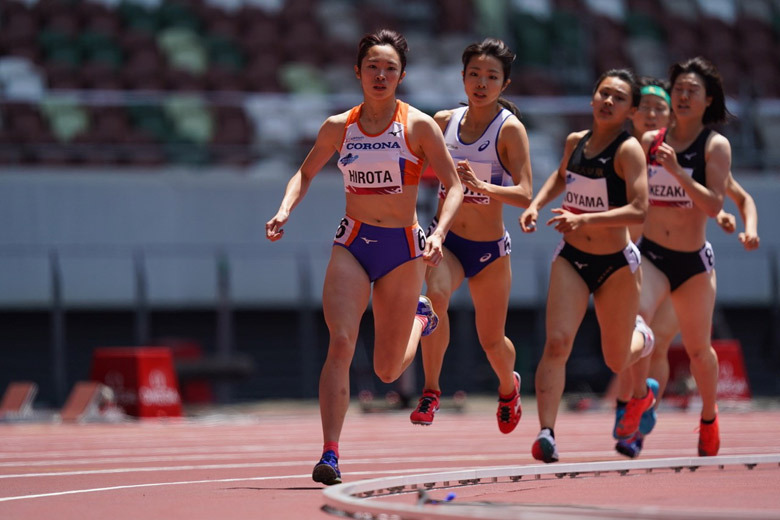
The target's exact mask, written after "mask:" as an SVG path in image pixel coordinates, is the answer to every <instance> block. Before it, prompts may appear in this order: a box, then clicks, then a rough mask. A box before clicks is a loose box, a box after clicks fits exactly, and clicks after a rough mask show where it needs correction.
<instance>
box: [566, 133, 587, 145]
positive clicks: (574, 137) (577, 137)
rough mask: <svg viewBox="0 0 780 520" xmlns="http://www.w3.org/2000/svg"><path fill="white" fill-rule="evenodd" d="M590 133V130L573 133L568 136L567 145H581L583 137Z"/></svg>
mask: <svg viewBox="0 0 780 520" xmlns="http://www.w3.org/2000/svg"><path fill="white" fill-rule="evenodd" d="M588 132H590V130H579V131H577V132H572V133H570V134H569V135H568V136H566V145H567V146H571V145H575V144H577V143H579V142H580V141H581V140H582V138H583V137H585V136H586V135H588Z"/></svg>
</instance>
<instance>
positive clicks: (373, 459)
mask: <svg viewBox="0 0 780 520" xmlns="http://www.w3.org/2000/svg"><path fill="white" fill-rule="evenodd" d="M523 405H524V414H523V419H522V420H521V421H520V424H519V425H518V427H517V429H516V430H515V431H514V432H512V434H510V435H502V434H501V433H499V432H498V428H497V427H496V418H495V406H496V405H495V400H494V399H475V398H470V399H469V401H468V403H467V405H466V408H465V411H464V412H463V413H457V412H455V411H452V410H448V409H446V408H445V409H442V410H441V411H440V412H439V414H437V417H436V421H435V423H434V424H433V425H432V426H430V427H425V428H423V427H419V426H414V425H412V424H410V423H409V411H408V410H404V411H393V412H383V413H369V414H365V413H361V412H360V410H359V408H358V407H357V406H355V407H353V408H351V409H350V411H349V413H348V415H347V421H346V424H345V429H344V433H343V436H342V439H341V445H340V451H341V460H340V466H341V470H342V475H343V478H344V482H345V483H346V484H356V483H358V482H360V481H362V480H364V479H376V478H387V477H408V476H415V475H422V474H431V473H436V474H448V473H453V472H462V471H467V472H469V471H471V472H474V471H477V470H482V469H486V468H508V467H512V468H518V467H519V468H529V467H533V466H539V464H538V462H536V461H534V460H533V458H532V457H531V454H530V448H531V443H532V442H533V439H534V437H535V436H536V433H537V429H538V423H537V420H536V410H535V408H534V402H533V399H524V402H523ZM724 408H725V407H722V409H721V411H722V413H721V431H722V445H721V451H720V455H721V456H726V457H739V456H753V455H773V454H777V453H780V434H778V432H780V402H775V403H769V405H767V407H765V408H762V409H758V407H757V406H754V407H753V408H751V409H740V410H727V409H724ZM613 422H614V414H613V412H612V411H609V410H601V411H589V412H580V413H574V412H569V411H566V410H562V411H561V413H560V415H559V418H558V424H557V427H556V439H557V440H558V449H559V452H560V456H561V462H560V463H557V464H553V465H549V466H541V467H543V468H545V469H549V470H550V471H552V472H553V473H548V474H543V475H541V476H540V477H539V478H538V479H537V478H536V477H533V476H525V477H522V478H521V479H520V480H518V481H512V480H511V479H510V478H509V477H501V478H498V480H497V481H496V482H490V480H491V478H492V477H488V478H486V479H484V480H483V482H481V483H480V484H478V485H471V484H470V483H469V485H461V483H460V482H459V481H453V482H451V485H452V486H453V488H450V489H438V488H431V489H427V488H425V487H423V488H422V489H423V490H425V491H426V492H427V493H428V494H429V497H430V498H431V499H434V500H443V499H444V498H445V496H446V494H447V493H449V492H454V493H456V495H457V496H456V497H455V499H454V500H452V501H451V502H449V503H446V504H441V505H438V506H432V507H431V508H429V509H433V510H434V511H437V510H441V511H444V512H458V511H461V512H463V511H466V510H468V509H469V508H471V509H475V510H479V511H482V513H481V514H482V515H483V516H482V517H480V516H476V517H474V516H472V518H491V517H493V518H496V516H495V515H496V514H497V513H498V512H499V511H503V512H508V513H507V514H509V515H510V517H511V518H522V517H520V516H518V515H519V514H520V512H525V513H527V512H528V511H531V510H533V511H534V512H535V513H536V514H537V517H536V518H539V513H540V512H544V513H552V512H557V511H559V510H560V511H563V512H567V511H569V512H570V511H573V510H574V508H576V510H577V511H578V512H581V511H583V510H586V511H587V510H592V511H596V512H597V513H598V514H597V515H596V516H600V517H605V518H606V516H605V514H604V513H605V512H606V511H634V510H638V509H641V510H643V511H666V512H668V511H674V512H679V513H686V514H688V513H690V514H698V515H700V517H701V515H703V514H706V513H709V512H713V511H714V512H718V513H723V514H729V513H731V512H734V511H737V512H739V513H740V514H733V515H732V517H733V518H751V519H752V518H776V519H778V520H780V494H779V493H777V489H780V467H778V466H777V464H759V465H757V466H755V467H754V469H752V470H747V469H746V468H745V467H744V466H743V465H726V466H725V468H724V469H723V470H720V469H718V468H717V467H716V466H712V467H700V468H699V469H698V470H696V471H695V472H691V471H689V470H687V469H686V470H681V471H680V472H675V471H673V470H668V469H667V470H662V469H654V470H653V471H652V472H650V473H647V472H646V471H645V470H635V471H631V472H629V473H628V474H627V475H625V476H619V475H618V474H617V473H615V472H605V473H602V474H601V475H600V476H599V477H595V476H594V475H593V474H585V473H583V474H580V475H578V476H577V477H575V478H571V477H570V476H568V475H566V476H564V477H562V478H558V477H556V476H555V472H556V471H557V472H560V471H562V470H561V468H563V467H565V465H567V464H581V463H590V462H605V463H621V464H624V463H628V462H637V463H641V462H649V461H653V460H658V459H667V458H686V457H694V458H695V459H696V460H698V458H696V457H695V454H696V439H697V436H698V434H697V433H696V431H695V428H696V426H697V423H698V414H696V413H695V412H683V411H679V410H670V411H662V413H661V414H660V415H659V421H658V425H657V427H656V430H655V431H654V432H653V433H652V435H651V436H649V437H648V438H647V439H646V443H645V450H644V451H643V452H642V455H641V457H640V458H639V459H636V460H635V461H629V460H628V459H626V458H624V457H622V456H621V455H619V454H617V453H616V452H615V451H614V440H613V439H612V437H611V429H612V424H613ZM320 431H321V426H320V417H319V410H318V407H317V404H316V403H315V402H307V403H299V402H284V403H270V402H269V403H258V404H256V405H246V406H237V407H232V408H229V409H224V408H218V409H208V410H203V411H199V412H198V413H197V414H196V415H194V416H190V417H187V418H185V419H181V420H168V421H162V422H160V421H128V422H126V423H120V424H54V423H15V424H14V423H0V519H2V520H6V519H9V520H27V519H30V518H57V520H90V519H92V518H96V519H97V518H111V519H112V520H138V518H143V520H172V519H179V518H186V519H187V520H212V519H214V518H218V519H219V520H258V519H262V520H266V519H268V520H277V519H278V520H330V519H334V518H337V517H335V516H333V515H331V514H329V513H326V512H324V511H322V510H321V508H322V505H323V503H324V502H325V498H324V496H323V487H322V486H321V485H319V484H316V483H314V482H312V480H311V470H312V467H313V466H314V463H315V462H316V460H317V459H318V458H319V453H320V450H321V449H322V441H321V434H320ZM464 480H468V478H467V479H464ZM360 500H361V501H363V502H365V503H370V504H379V503H382V504H384V503H389V504H393V503H398V504H406V505H412V506H413V505H415V504H416V502H417V500H418V498H417V496H416V494H415V492H414V491H411V492H410V493H395V494H392V495H383V496H376V495H375V496H373V497H371V498H360ZM529 508H532V509H529ZM475 514H476V513H475ZM491 515H492V516H491ZM760 515H764V516H763V517H762V516H760ZM581 516H582V515H581ZM711 517H715V516H712V515H711ZM384 518H385V519H386V520H389V519H390V518H393V517H392V516H385V517H384ZM395 518H396V520H397V518H398V517H395ZM439 518H440V517H439ZM497 518H501V517H497ZM694 518H696V517H694Z"/></svg>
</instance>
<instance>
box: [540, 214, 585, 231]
mask: <svg viewBox="0 0 780 520" xmlns="http://www.w3.org/2000/svg"><path fill="white" fill-rule="evenodd" d="M552 212H553V213H557V215H558V216H557V217H553V218H551V219H550V220H548V221H547V225H548V226H551V225H554V226H555V231H557V232H559V233H568V232H570V231H574V230H575V229H578V228H579V227H580V226H581V225H582V215H575V214H574V213H572V212H571V211H566V210H565V209H563V208H555V209H553V210H552Z"/></svg>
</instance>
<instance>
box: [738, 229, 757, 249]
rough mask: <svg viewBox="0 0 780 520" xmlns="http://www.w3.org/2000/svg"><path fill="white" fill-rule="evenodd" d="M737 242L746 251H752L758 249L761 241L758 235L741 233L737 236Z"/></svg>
mask: <svg viewBox="0 0 780 520" xmlns="http://www.w3.org/2000/svg"><path fill="white" fill-rule="evenodd" d="M739 241H740V242H741V243H742V245H743V246H744V247H745V250H746V251H752V250H754V249H758V246H759V244H760V242H761V239H760V238H759V237H758V235H753V234H749V233H745V232H742V233H740V234H739Z"/></svg>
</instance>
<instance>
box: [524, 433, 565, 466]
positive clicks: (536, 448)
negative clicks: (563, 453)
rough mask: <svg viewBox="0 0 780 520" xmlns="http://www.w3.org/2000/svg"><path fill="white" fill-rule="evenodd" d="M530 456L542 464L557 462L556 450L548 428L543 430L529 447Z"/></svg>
mask: <svg viewBox="0 0 780 520" xmlns="http://www.w3.org/2000/svg"><path fill="white" fill-rule="evenodd" d="M531 455H533V456H534V458H535V459H536V460H541V461H542V462H547V463H550V462H558V448H557V447H556V446H555V438H554V437H553V436H552V433H551V432H550V429H549V428H543V429H542V431H540V432H539V435H537V436H536V440H535V441H534V444H533V446H532V447H531Z"/></svg>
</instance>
